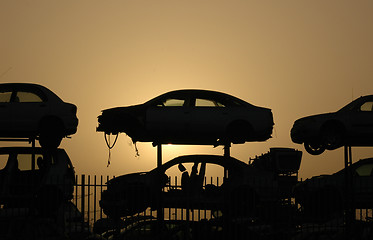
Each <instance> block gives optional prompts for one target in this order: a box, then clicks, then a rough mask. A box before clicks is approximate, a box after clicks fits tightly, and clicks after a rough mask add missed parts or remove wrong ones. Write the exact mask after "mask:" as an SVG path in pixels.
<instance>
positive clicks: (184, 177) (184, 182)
mask: <svg viewBox="0 0 373 240" xmlns="http://www.w3.org/2000/svg"><path fill="white" fill-rule="evenodd" d="M177 167H178V168H179V170H180V172H182V174H181V189H182V190H183V191H189V188H190V177H189V173H188V171H187V170H186V168H185V167H184V165H183V164H181V163H179V165H178V166H177Z"/></svg>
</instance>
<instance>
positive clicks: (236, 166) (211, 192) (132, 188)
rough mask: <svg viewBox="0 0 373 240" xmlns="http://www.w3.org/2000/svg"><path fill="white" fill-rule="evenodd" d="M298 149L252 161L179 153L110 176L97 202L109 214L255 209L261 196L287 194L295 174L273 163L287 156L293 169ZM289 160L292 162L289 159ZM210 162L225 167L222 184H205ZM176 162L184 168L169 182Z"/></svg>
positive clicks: (297, 162) (268, 201) (244, 211)
mask: <svg viewBox="0 0 373 240" xmlns="http://www.w3.org/2000/svg"><path fill="white" fill-rule="evenodd" d="M301 155H302V153H301V152H300V151H297V150H294V149H287V148H276V149H273V150H272V152H271V154H269V153H268V154H264V155H263V156H262V157H258V158H257V159H255V160H254V161H253V162H252V163H251V164H246V163H244V162H242V161H239V160H237V159H235V158H233V157H226V156H218V155H185V156H179V157H176V158H174V159H172V160H170V161H168V162H166V163H164V164H163V165H161V166H159V167H157V168H155V169H153V170H151V171H149V172H140V173H130V174H126V175H122V176H118V177H115V178H113V179H111V180H109V181H108V182H107V189H106V190H105V191H104V192H103V193H102V195H101V200H100V206H101V207H102V209H103V211H104V213H105V214H106V215H108V216H109V217H111V218H118V217H123V216H130V215H133V214H135V213H138V212H141V211H144V210H145V209H147V208H148V207H151V208H152V209H157V207H163V208H164V207H167V208H169V207H171V208H191V209H209V210H214V211H215V210H225V212H226V214H228V215H240V214H246V215H248V214H254V212H255V207H256V206H257V204H258V203H259V202H261V203H263V204H272V205H273V203H274V202H277V201H278V200H279V199H281V198H284V197H289V196H290V194H291V189H292V187H291V186H292V185H293V184H295V183H296V181H297V179H293V178H286V177H282V176H281V177H279V175H282V174H283V173H284V172H282V171H281V170H279V168H278V167H277V166H279V165H281V164H279V163H280V162H283V163H284V162H287V164H286V166H287V167H288V166H290V165H296V167H295V168H296V169H295V168H292V170H294V171H296V170H297V168H299V165H300V160H301ZM289 161H290V162H294V163H295V164H294V163H290V164H289ZM256 162H263V164H258V163H256ZM186 163H190V164H193V168H194V166H196V169H193V168H192V171H191V173H190V175H189V174H187V175H188V176H189V177H187V178H186V179H189V180H188V181H184V173H185V169H183V167H182V166H181V167H180V164H182V165H183V164H186ZM209 164H211V165H218V166H221V167H223V168H224V171H226V173H227V176H228V177H227V178H224V179H223V183H222V184H221V185H220V186H217V185H214V184H205V185H204V178H205V171H206V165H209ZM175 166H178V167H179V170H180V172H182V173H180V174H181V179H180V183H179V184H178V185H177V186H174V185H170V182H169V176H167V175H166V171H167V170H168V169H170V168H172V167H175ZM198 168H199V169H198ZM195 170H196V171H195ZM193 171H195V173H194V174H193ZM192 176H193V177H192ZM285 178H286V179H285ZM191 179H192V180H191ZM292 180H294V181H292ZM289 184H290V185H291V186H288V185H289ZM279 189H282V190H283V191H282V192H280V191H278V190H279ZM285 189H287V190H285ZM286 191H287V192H286Z"/></svg>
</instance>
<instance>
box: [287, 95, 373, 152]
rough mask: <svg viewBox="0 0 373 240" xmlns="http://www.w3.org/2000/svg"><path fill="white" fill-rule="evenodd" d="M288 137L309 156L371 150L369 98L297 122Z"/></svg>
mask: <svg viewBox="0 0 373 240" xmlns="http://www.w3.org/2000/svg"><path fill="white" fill-rule="evenodd" d="M290 136H291V139H292V141H293V142H294V143H298V144H304V147H305V149H306V151H307V152H308V153H310V154H312V155H318V154H321V153H323V152H324V151H325V149H327V150H334V149H337V148H339V147H341V146H343V145H348V146H373V95H367V96H362V97H359V98H357V99H355V100H354V101H352V102H350V103H349V104H347V105H346V106H344V107H343V108H341V109H340V110H338V111H337V112H332V113H324V114H317V115H312V116H308V117H304V118H300V119H298V120H296V121H295V122H294V124H293V127H292V129H291V131H290Z"/></svg>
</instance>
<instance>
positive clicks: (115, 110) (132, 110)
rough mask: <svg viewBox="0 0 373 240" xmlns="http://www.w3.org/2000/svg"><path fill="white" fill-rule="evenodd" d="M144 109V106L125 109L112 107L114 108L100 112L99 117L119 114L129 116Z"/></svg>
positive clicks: (139, 105)
mask: <svg viewBox="0 0 373 240" xmlns="http://www.w3.org/2000/svg"><path fill="white" fill-rule="evenodd" d="M143 107H144V104H138V105H132V106H127V107H114V108H108V109H104V110H102V111H101V112H102V114H101V116H104V115H112V114H114V115H116V114H120V113H130V114H136V113H137V112H138V111H139V109H142V108H143Z"/></svg>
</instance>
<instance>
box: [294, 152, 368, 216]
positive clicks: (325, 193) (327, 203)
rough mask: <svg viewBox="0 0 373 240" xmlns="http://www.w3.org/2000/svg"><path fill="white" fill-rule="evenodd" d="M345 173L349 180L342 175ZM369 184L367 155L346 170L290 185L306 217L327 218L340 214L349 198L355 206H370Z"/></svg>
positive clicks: (357, 207)
mask: <svg viewBox="0 0 373 240" xmlns="http://www.w3.org/2000/svg"><path fill="white" fill-rule="evenodd" d="M346 171H347V172H346ZM348 172H350V174H349V176H350V177H351V179H350V180H348V178H346V177H347V176H346V173H348ZM372 184H373V158H367V159H361V160H360V161H357V162H355V163H353V164H352V165H351V166H350V167H348V168H347V170H346V168H344V169H342V170H340V171H338V172H336V173H334V174H332V175H320V176H315V177H312V178H310V179H306V180H305V181H303V182H300V183H298V184H297V185H296V186H295V187H294V197H295V200H296V202H297V203H299V204H300V205H301V206H302V210H303V212H304V213H305V214H306V215H307V216H310V217H328V216H332V215H333V214H336V213H343V209H344V206H346V204H347V203H348V202H349V201H350V202H351V203H352V207H353V208H356V209H371V208H373V188H372ZM349 189H350V190H349ZM349 191H350V192H349Z"/></svg>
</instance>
